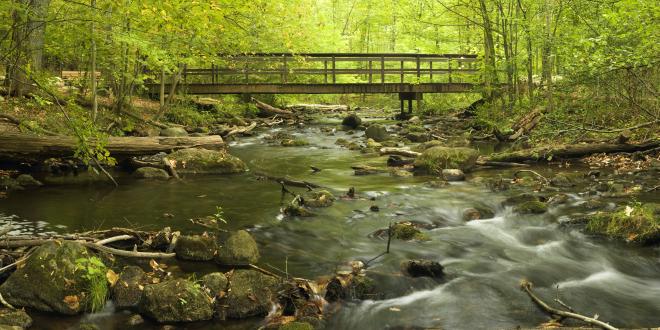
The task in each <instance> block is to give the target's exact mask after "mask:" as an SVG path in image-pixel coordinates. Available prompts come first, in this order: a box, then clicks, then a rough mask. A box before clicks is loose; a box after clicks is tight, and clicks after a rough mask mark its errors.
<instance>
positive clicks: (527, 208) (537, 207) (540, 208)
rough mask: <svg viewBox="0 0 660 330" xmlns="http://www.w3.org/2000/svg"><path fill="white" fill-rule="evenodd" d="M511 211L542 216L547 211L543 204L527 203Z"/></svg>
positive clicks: (537, 202)
mask: <svg viewBox="0 0 660 330" xmlns="http://www.w3.org/2000/svg"><path fill="white" fill-rule="evenodd" d="M513 210H514V211H515V212H517V213H521V214H542V213H545V212H546V211H548V206H547V205H546V204H545V203H543V202H539V201H528V202H524V203H522V204H520V205H518V206H516V207H515V208H514V209H513Z"/></svg>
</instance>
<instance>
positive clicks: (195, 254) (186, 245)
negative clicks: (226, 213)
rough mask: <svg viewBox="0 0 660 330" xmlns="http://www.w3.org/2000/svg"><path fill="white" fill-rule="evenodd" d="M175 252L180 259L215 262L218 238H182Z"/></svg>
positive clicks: (198, 236) (178, 241)
mask: <svg viewBox="0 0 660 330" xmlns="http://www.w3.org/2000/svg"><path fill="white" fill-rule="evenodd" d="M174 251H175V252H176V257H177V258H179V259H183V260H193V261H208V260H213V257H214V256H215V254H216V253H217V251H218V246H217V244H216V238H215V237H212V236H203V235H193V236H181V237H179V239H178V240H177V242H176V247H175V248H174Z"/></svg>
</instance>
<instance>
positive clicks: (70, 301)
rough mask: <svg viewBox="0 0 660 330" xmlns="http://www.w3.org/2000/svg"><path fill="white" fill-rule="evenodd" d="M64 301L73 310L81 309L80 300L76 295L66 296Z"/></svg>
mask: <svg viewBox="0 0 660 330" xmlns="http://www.w3.org/2000/svg"><path fill="white" fill-rule="evenodd" d="M63 301H64V303H65V304H66V305H67V306H69V309H71V310H77V309H78V307H80V299H78V296H76V295H73V296H66V297H64V300H63Z"/></svg>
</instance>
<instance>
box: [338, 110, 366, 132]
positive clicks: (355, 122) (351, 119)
mask: <svg viewBox="0 0 660 330" xmlns="http://www.w3.org/2000/svg"><path fill="white" fill-rule="evenodd" d="M341 124H342V125H343V126H346V127H350V128H352V129H356V128H357V127H358V126H360V124H362V118H360V117H358V115H356V114H354V113H352V114H350V115H348V116H346V117H344V119H343V120H342V121H341Z"/></svg>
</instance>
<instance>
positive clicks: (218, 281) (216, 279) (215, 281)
mask: <svg viewBox="0 0 660 330" xmlns="http://www.w3.org/2000/svg"><path fill="white" fill-rule="evenodd" d="M201 281H202V285H204V287H205V288H206V289H207V290H208V292H209V294H210V295H211V296H212V297H216V296H220V295H221V292H226V291H227V285H228V284H229V280H227V276H225V274H224V273H221V272H215V273H210V274H206V275H204V276H202V278H201Z"/></svg>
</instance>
